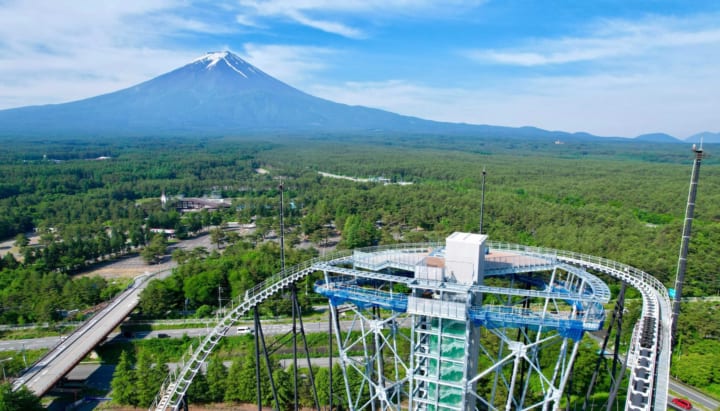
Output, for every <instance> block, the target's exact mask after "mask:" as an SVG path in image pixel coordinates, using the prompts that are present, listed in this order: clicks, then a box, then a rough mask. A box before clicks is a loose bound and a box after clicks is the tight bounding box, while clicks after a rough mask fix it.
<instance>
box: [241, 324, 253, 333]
mask: <svg viewBox="0 0 720 411" xmlns="http://www.w3.org/2000/svg"><path fill="white" fill-rule="evenodd" d="M237 333H238V335H242V334H252V333H253V329H252V328H251V327H245V326H242V325H241V326H239V327H238V328H237Z"/></svg>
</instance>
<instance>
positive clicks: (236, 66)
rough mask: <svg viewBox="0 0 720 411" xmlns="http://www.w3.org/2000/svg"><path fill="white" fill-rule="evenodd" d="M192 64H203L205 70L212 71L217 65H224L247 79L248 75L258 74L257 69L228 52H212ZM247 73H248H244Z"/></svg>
mask: <svg viewBox="0 0 720 411" xmlns="http://www.w3.org/2000/svg"><path fill="white" fill-rule="evenodd" d="M193 63H194V64H198V63H200V64H203V65H205V69H207V70H212V69H213V68H215V67H217V66H218V64H224V65H226V66H227V67H228V68H230V69H232V70H233V71H235V72H236V73H238V74H239V75H241V76H243V77H245V78H248V74H250V75H253V74H258V71H259V70H257V69H255V68H254V67H253V66H252V65H251V64H250V63H248V62H246V61H245V60H243V59H241V58H240V57H238V56H236V55H235V54H233V53H231V52H229V51H212V52H209V53H207V54H205V55H204V56H201V57H199V58H197V59H195V60H194V61H193ZM246 71H247V72H249V73H246Z"/></svg>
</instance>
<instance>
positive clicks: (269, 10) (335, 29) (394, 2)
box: [237, 0, 485, 38]
mask: <svg viewBox="0 0 720 411" xmlns="http://www.w3.org/2000/svg"><path fill="white" fill-rule="evenodd" d="M484 2H485V1H484V0H447V1H444V2H441V3H440V2H437V1H433V0H343V1H337V0H292V1H288V0H240V7H241V9H240V11H239V13H238V16H237V21H238V23H240V24H243V25H247V26H250V27H256V26H258V24H259V23H258V21H259V20H261V19H285V20H290V21H294V22H296V23H298V24H301V25H304V26H308V27H312V28H315V29H318V30H321V31H324V32H327V33H333V34H337V35H340V36H344V37H350V38H362V37H365V36H366V33H365V32H364V30H363V29H361V28H359V27H352V26H351V25H350V24H348V23H346V22H343V20H344V19H348V18H352V17H364V18H366V20H377V19H387V18H389V17H392V16H417V15H426V16H431V17H433V18H438V17H440V16H443V15H448V14H457V13H462V11H463V10H466V9H468V8H472V7H477V6H478V5H480V4H482V3H484Z"/></svg>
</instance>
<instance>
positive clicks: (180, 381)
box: [150, 242, 670, 411]
mask: <svg viewBox="0 0 720 411" xmlns="http://www.w3.org/2000/svg"><path fill="white" fill-rule="evenodd" d="M487 244H488V246H489V248H491V249H498V250H506V251H515V252H519V253H525V254H528V255H531V256H532V255H534V256H544V257H545V258H547V257H548V256H552V258H555V259H557V260H558V261H561V262H564V263H568V264H571V265H578V266H582V267H586V268H591V269H595V270H598V271H600V272H603V273H606V274H609V275H611V276H613V277H615V278H618V279H620V280H622V281H625V282H627V283H629V284H631V285H633V286H634V287H636V288H638V290H640V292H641V293H642V295H643V309H642V315H643V318H645V317H647V316H655V317H656V318H658V319H660V320H661V321H658V324H660V325H659V328H658V330H657V332H656V333H655V334H654V335H653V347H654V349H656V350H658V351H659V354H660V355H658V357H659V358H665V357H666V354H667V353H666V351H667V350H669V346H670V341H669V333H668V332H663V328H666V329H669V323H668V324H665V322H666V320H665V318H664V317H661V316H660V314H662V313H665V307H666V306H668V307H669V297H668V294H667V289H666V288H665V287H664V286H663V284H662V283H660V281H658V280H657V279H656V278H655V277H653V276H651V275H649V274H647V273H645V272H643V271H641V270H638V269H636V268H633V267H631V266H628V265H625V264H622V263H618V262H616V261H613V260H609V259H606V258H601V257H596V256H591V255H587V254H581V253H575V252H570V251H563V250H556V249H551V248H543V247H529V246H523V245H518V244H507V243H500V242H488V243H487ZM443 246H444V244H442V243H420V244H394V245H389V246H379V247H369V248H363V249H359V250H356V252H358V253H361V254H359V255H360V256H367V255H368V254H372V253H374V252H382V253H384V254H387V253H389V252H392V251H400V252H408V253H422V252H430V251H432V250H433V249H434V248H439V247H443ZM414 257H416V256H414ZM381 259H384V260H383V261H388V260H391V258H390V256H389V255H385V256H383V257H382V258H381ZM366 261H367V262H368V263H370V262H371V261H372V260H371V259H369V258H368V259H366ZM376 261H378V260H376ZM328 262H332V263H333V264H338V265H339V264H342V263H352V262H353V257H352V254H351V251H349V250H346V251H339V252H336V253H332V254H329V255H326V256H323V257H318V258H314V259H312V260H308V261H305V262H303V263H301V264H298V265H296V266H294V267H290V268H287V269H285V270H283V271H280V272H278V273H276V274H274V275H272V276H270V277H268V278H267V279H266V280H265V281H263V282H262V283H260V284H257V285H256V286H255V287H253V288H251V289H249V290H247V291H246V293H245V295H244V296H243V298H242V299H241V300H240V301H239V303H238V305H237V307H236V308H235V309H234V310H232V311H231V312H229V313H228V314H227V315H226V316H225V317H224V318H223V319H222V320H220V322H219V323H218V324H217V325H216V327H215V328H213V330H212V331H211V332H210V334H209V335H208V336H206V337H205V339H204V340H203V341H202V342H201V343H200V345H199V346H198V347H196V349H195V350H194V351H193V354H192V355H191V356H190V357H189V359H188V360H187V361H186V362H185V363H184V365H183V367H178V370H179V371H177V372H176V373H175V374H171V375H170V376H168V379H166V381H165V383H163V389H162V390H161V392H160V393H159V394H158V397H157V398H156V400H155V402H154V403H153V406H152V407H151V408H150V409H151V410H152V409H155V410H157V411H161V410H162V411H164V410H166V409H167V408H169V407H170V408H172V409H173V410H174V409H176V407H177V406H178V405H179V404H180V401H181V400H182V398H183V396H184V394H185V392H186V391H187V389H188V387H189V384H190V382H191V381H192V379H193V378H194V376H195V375H196V373H197V372H198V370H199V369H200V367H201V365H202V364H203V363H204V361H205V359H206V358H207V356H208V355H209V354H210V352H211V351H212V349H213V348H214V347H215V346H216V345H217V343H218V341H219V340H220V338H222V337H223V336H224V335H225V334H226V333H227V331H228V329H229V328H230V327H231V326H232V325H233V324H234V323H235V322H236V321H237V320H238V319H239V318H240V317H241V316H242V315H243V314H245V313H246V312H247V311H248V310H250V308H252V307H254V306H256V305H257V304H260V303H261V302H262V301H264V300H265V299H267V298H268V297H270V296H272V295H273V294H275V293H277V292H278V291H280V290H282V289H283V288H285V287H287V286H289V285H291V284H292V283H294V282H296V281H298V280H300V279H302V278H303V277H305V276H306V275H308V274H310V273H311V272H313V271H316V270H322V269H324V268H326V267H327V265H326V264H325V263H328ZM401 262H402V263H405V264H408V263H409V261H407V260H406V259H403V261H401ZM381 263H382V262H381ZM321 267H322V268H321ZM666 325H667V327H666ZM639 328H641V327H636V329H635V331H634V334H633V341H634V344H636V343H637V341H638V340H639V339H638V338H637V336H636V335H635V334H636V333H637V330H638V329H639ZM653 363H655V361H654V358H653ZM630 367H631V368H632V369H633V371H634V370H635V368H637V367H638V361H635V362H634V363H633V364H630ZM653 368H654V373H653V374H652V380H653V381H651V382H652V383H653V384H649V385H648V388H647V390H649V391H650V392H652V390H655V401H654V403H653V404H647V405H646V406H645V407H644V408H641V409H643V410H650V409H653V407H654V409H664V406H665V403H666V401H667V400H666V399H665V397H666V396H667V395H666V394H667V381H668V374H669V361H668V363H664V362H663V361H660V362H659V363H657V364H653ZM633 374H634V372H633ZM632 384H633V381H632V379H631V387H630V388H629V389H632ZM660 397H662V398H660ZM629 402H630V395H628V404H627V405H626V409H634V408H630V407H631V406H630V405H629Z"/></svg>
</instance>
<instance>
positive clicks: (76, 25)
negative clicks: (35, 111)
mask: <svg viewBox="0 0 720 411" xmlns="http://www.w3.org/2000/svg"><path fill="white" fill-rule="evenodd" d="M184 7H185V2H184V1H173V0H125V1H122V2H96V1H92V0H77V1H72V2H57V1H53V0H37V1H32V2H27V1H22V0H10V1H4V2H0V109H3V108H10V107H17V106H21V105H30V104H47V103H58V102H65V101H71V100H76V99H80V98H84V97H90V96H94V95H97V94H101V93H107V92H111V91H115V90H117V89H120V88H123V87H127V86H130V85H133V84H136V83H138V82H141V81H144V80H147V79H149V78H151V77H153V76H156V75H158V74H161V73H163V72H165V71H168V70H171V69H174V68H176V67H178V66H180V65H182V64H185V63H187V62H189V61H190V60H192V58H194V57H197V52H196V51H184V50H182V49H177V48H175V49H174V50H175V51H173V50H171V49H168V48H167V47H165V44H164V40H165V39H166V38H167V37H168V36H173V35H176V34H178V33H217V32H224V31H226V29H224V28H223V27H222V26H216V25H212V24H208V23H207V22H204V21H201V20H198V19H196V18H194V17H187V16H186V15H185V16H184V15H183V14H182V11H183V10H184V9H183V8H184Z"/></svg>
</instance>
